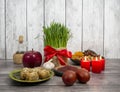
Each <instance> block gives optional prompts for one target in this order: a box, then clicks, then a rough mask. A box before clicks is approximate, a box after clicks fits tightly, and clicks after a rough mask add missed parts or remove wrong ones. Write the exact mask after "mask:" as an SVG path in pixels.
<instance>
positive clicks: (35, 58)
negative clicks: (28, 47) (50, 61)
mask: <svg viewBox="0 0 120 92" xmlns="http://www.w3.org/2000/svg"><path fill="white" fill-rule="evenodd" d="M41 63H42V55H41V53H40V52H38V51H33V50H32V51H27V52H25V54H24V55H23V66H24V67H29V68H33V67H37V66H40V65H41Z"/></svg>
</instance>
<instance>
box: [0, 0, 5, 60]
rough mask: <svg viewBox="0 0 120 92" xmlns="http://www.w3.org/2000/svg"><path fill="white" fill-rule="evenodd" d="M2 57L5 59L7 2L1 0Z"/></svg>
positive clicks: (0, 39) (0, 36)
mask: <svg viewBox="0 0 120 92" xmlns="http://www.w3.org/2000/svg"><path fill="white" fill-rule="evenodd" d="M0 59H5V2H4V0H0Z"/></svg>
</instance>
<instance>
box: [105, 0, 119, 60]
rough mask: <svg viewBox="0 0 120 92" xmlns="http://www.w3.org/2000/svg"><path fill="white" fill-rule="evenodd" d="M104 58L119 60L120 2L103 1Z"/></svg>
mask: <svg viewBox="0 0 120 92" xmlns="http://www.w3.org/2000/svg"><path fill="white" fill-rule="evenodd" d="M104 42H105V43H104V44H105V57H107V58H120V0H105V41H104Z"/></svg>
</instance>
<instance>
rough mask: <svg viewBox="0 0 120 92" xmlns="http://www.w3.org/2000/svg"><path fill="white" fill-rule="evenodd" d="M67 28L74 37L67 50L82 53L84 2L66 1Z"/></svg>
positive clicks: (78, 0) (76, 0)
mask: <svg viewBox="0 0 120 92" xmlns="http://www.w3.org/2000/svg"><path fill="white" fill-rule="evenodd" d="M66 26H67V27H68V28H69V29H70V32H71V34H72V37H71V38H70V40H69V42H68V46H67V48H68V49H69V50H70V51H72V52H73V53H74V52H75V51H81V50H82V49H81V46H82V44H81V42H82V0H66Z"/></svg>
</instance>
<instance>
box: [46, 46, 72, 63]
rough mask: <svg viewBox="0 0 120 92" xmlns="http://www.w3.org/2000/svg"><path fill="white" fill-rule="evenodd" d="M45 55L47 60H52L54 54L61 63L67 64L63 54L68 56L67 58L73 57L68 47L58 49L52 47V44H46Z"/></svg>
mask: <svg viewBox="0 0 120 92" xmlns="http://www.w3.org/2000/svg"><path fill="white" fill-rule="evenodd" d="M44 56H45V62H46V61H48V60H50V59H51V58H53V57H54V56H56V57H57V58H58V60H59V62H60V64H61V65H66V63H65V61H64V60H63V58H62V56H64V57H67V58H71V57H72V53H71V52H70V51H67V50H66V49H62V50H56V49H54V48H52V47H51V46H46V47H45V48H44Z"/></svg>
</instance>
